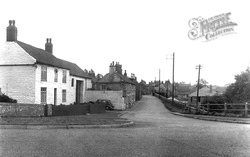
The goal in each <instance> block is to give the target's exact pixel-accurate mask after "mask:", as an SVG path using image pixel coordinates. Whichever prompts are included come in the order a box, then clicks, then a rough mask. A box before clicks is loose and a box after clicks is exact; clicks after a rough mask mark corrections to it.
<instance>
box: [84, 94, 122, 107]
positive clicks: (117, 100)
mask: <svg viewBox="0 0 250 157" xmlns="http://www.w3.org/2000/svg"><path fill="white" fill-rule="evenodd" d="M97 99H109V100H110V101H111V102H112V103H113V104H114V107H115V109H117V110H125V109H126V105H125V103H124V98H123V92H122V90H119V91H86V92H85V96H84V102H88V101H96V100H97Z"/></svg>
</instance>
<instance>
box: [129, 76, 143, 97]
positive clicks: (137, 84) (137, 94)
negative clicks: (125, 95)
mask: <svg viewBox="0 0 250 157" xmlns="http://www.w3.org/2000/svg"><path fill="white" fill-rule="evenodd" d="M130 80H131V81H133V82H134V83H135V86H136V89H135V91H136V92H135V101H139V100H141V97H142V91H141V84H140V83H139V82H138V81H137V77H135V75H134V74H132V75H131V77H130Z"/></svg>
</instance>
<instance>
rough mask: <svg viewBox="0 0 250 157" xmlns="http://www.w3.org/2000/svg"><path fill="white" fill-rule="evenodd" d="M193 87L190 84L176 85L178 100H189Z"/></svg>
mask: <svg viewBox="0 0 250 157" xmlns="http://www.w3.org/2000/svg"><path fill="white" fill-rule="evenodd" d="M190 89H191V85H190V84H176V85H175V92H176V93H175V94H176V95H177V97H178V99H180V100H183V99H188V96H189V94H190Z"/></svg>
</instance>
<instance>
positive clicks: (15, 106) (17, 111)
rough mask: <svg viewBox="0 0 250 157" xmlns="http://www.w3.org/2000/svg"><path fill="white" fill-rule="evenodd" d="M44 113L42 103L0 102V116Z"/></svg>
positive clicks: (35, 115) (27, 115)
mask: <svg viewBox="0 0 250 157" xmlns="http://www.w3.org/2000/svg"><path fill="white" fill-rule="evenodd" d="M44 115H45V114H44V105H40V104H20V103H2V102H1V103H0V116H1V117H40V116H44Z"/></svg>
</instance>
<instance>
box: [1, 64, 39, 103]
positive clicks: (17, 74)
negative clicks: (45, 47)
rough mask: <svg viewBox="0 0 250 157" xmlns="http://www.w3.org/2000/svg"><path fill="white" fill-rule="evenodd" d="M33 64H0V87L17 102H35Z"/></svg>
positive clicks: (34, 68)
mask: <svg viewBox="0 0 250 157" xmlns="http://www.w3.org/2000/svg"><path fill="white" fill-rule="evenodd" d="M35 71H36V67H34V66H0V88H1V90H2V93H5V94H7V95H8V96H10V97H11V98H13V99H16V100H17V101H18V103H34V102H35V82H34V80H35Z"/></svg>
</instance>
